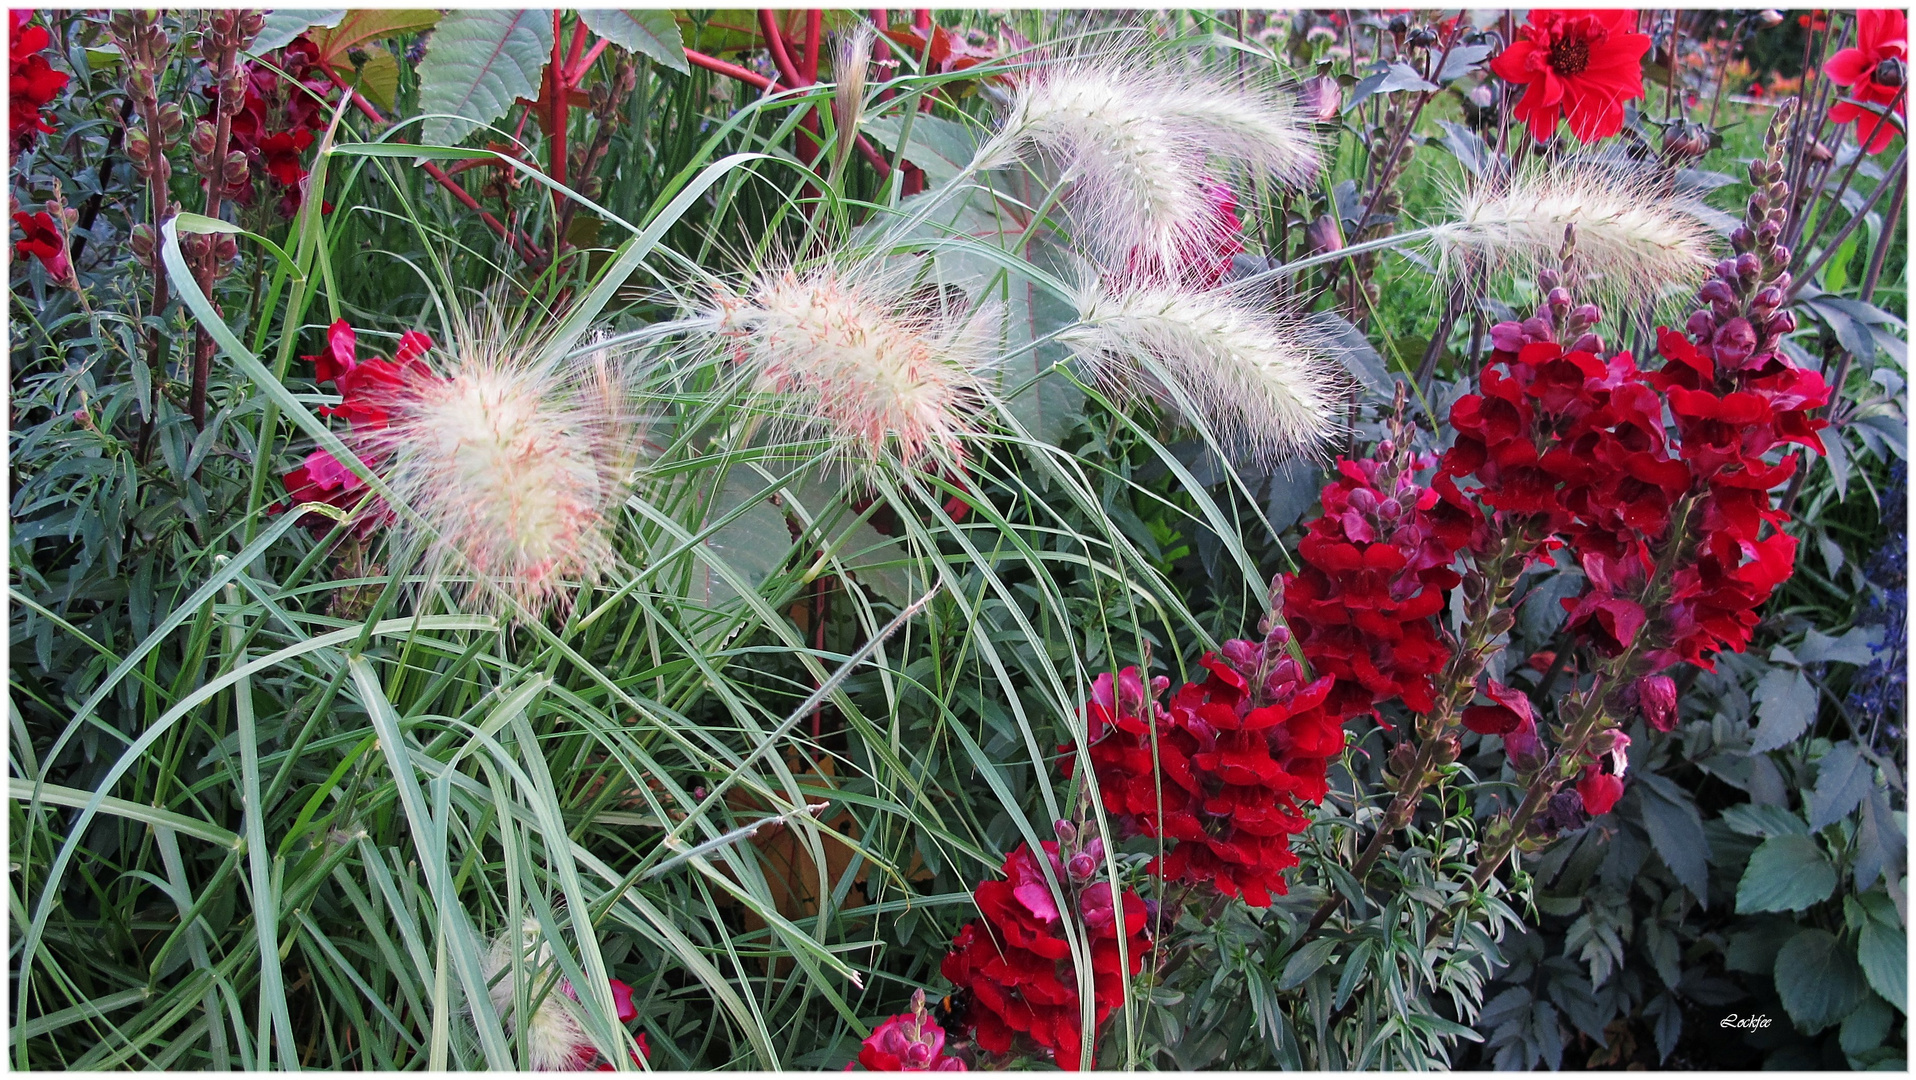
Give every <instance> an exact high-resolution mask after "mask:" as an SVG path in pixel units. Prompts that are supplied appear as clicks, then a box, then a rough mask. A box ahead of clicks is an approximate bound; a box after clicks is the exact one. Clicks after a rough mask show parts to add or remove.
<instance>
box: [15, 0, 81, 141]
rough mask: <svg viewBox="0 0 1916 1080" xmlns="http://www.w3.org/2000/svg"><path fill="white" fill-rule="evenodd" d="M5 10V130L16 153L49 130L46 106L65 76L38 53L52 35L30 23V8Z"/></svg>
mask: <svg viewBox="0 0 1916 1080" xmlns="http://www.w3.org/2000/svg"><path fill="white" fill-rule="evenodd" d="M7 14H8V17H9V18H10V19H11V20H12V22H11V25H10V26H9V28H8V31H9V32H8V35H7V132H8V135H9V136H10V138H11V142H12V146H13V152H14V153H15V154H18V153H20V151H22V150H25V149H26V148H28V147H30V146H32V145H33V144H34V143H36V142H38V141H39V139H40V136H41V135H44V134H50V133H52V131H53V123H52V119H51V117H49V116H48V115H47V114H46V107H47V106H49V105H51V104H53V99H54V98H56V97H58V96H60V91H62V90H65V89H66V86H67V79H68V76H67V75H66V74H65V73H63V72H59V71H55V70H53V65H52V64H49V63H47V58H46V57H44V56H42V55H40V54H41V53H42V52H44V51H45V50H46V48H47V46H49V45H51V44H53V35H52V34H49V33H48V32H47V28H46V27H44V26H35V25H33V12H32V11H30V10H20V9H18V8H16V9H14V10H13V11H10V12H8V13H7Z"/></svg>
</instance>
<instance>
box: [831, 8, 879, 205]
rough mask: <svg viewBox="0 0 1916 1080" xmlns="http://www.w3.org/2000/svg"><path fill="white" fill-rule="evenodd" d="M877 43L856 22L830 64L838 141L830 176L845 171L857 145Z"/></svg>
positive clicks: (833, 118) (868, 26) (865, 29)
mask: <svg viewBox="0 0 1916 1080" xmlns="http://www.w3.org/2000/svg"><path fill="white" fill-rule="evenodd" d="M876 40H877V35H876V34H875V33H873V31H872V28H871V26H870V25H869V24H866V23H859V24H858V25H857V26H856V27H855V28H853V30H852V32H851V33H850V34H849V35H847V36H846V37H844V38H841V39H839V42H838V54H837V56H836V57H835V62H834V63H833V65H832V78H834V79H835V80H837V86H836V87H834V88H833V90H832V125H833V127H834V128H835V129H836V130H837V132H838V137H837V142H835V143H834V144H833V145H832V175H833V176H838V175H839V174H840V173H842V172H844V170H845V163H846V162H848V161H850V160H851V156H852V148H853V147H854V146H856V145H857V137H858V129H859V127H860V125H862V124H863V123H864V115H865V80H866V75H867V73H868V72H867V69H868V68H869V67H870V66H871V59H872V44H873V42H874V41H876Z"/></svg>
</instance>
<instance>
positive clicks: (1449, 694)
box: [1300, 518, 1547, 940]
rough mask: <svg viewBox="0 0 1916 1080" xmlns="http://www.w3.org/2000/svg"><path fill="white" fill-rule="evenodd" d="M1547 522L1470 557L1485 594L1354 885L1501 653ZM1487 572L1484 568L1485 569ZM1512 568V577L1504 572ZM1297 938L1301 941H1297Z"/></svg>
mask: <svg viewBox="0 0 1916 1080" xmlns="http://www.w3.org/2000/svg"><path fill="white" fill-rule="evenodd" d="M1546 527H1547V522H1546V521H1544V520H1542V519H1538V518H1531V519H1529V520H1527V521H1526V522H1525V523H1524V524H1523V525H1522V526H1520V527H1518V528H1516V529H1514V530H1512V531H1511V532H1510V533H1509V534H1508V535H1507V536H1505V538H1504V542H1503V543H1502V544H1501V545H1499V547H1498V550H1497V552H1496V554H1495V555H1493V556H1491V557H1490V558H1489V559H1481V558H1479V559H1474V560H1473V561H1475V562H1476V563H1477V565H1478V567H1479V568H1480V569H1479V570H1478V571H1477V573H1478V574H1480V576H1481V580H1482V581H1483V583H1484V584H1483V590H1482V592H1481V593H1479V594H1478V596H1477V598H1476V599H1474V600H1472V599H1469V598H1468V597H1469V594H1468V593H1466V594H1465V596H1466V601H1465V616H1466V619H1465V623H1464V636H1463V641H1462V642H1461V643H1460V644H1459V646H1458V648H1457V650H1456V651H1455V652H1453V653H1452V654H1451V657H1450V662H1449V663H1448V664H1446V665H1445V666H1444V674H1443V681H1442V683H1441V684H1440V685H1441V686H1442V687H1443V689H1442V690H1441V691H1440V692H1439V693H1438V696H1437V700H1436V702H1435V703H1434V704H1433V705H1432V707H1431V710H1430V711H1429V712H1427V713H1425V714H1424V715H1422V716H1420V717H1418V719H1417V726H1416V734H1417V736H1418V738H1419V739H1420V740H1421V742H1420V744H1419V745H1418V747H1417V753H1416V756H1415V757H1413V758H1412V760H1411V766H1410V768H1409V769H1408V770H1406V771H1405V773H1404V775H1403V776H1402V777H1401V778H1400V779H1399V783H1400V784H1401V785H1402V786H1401V787H1400V788H1399V789H1398V791H1397V797H1396V798H1394V799H1392V800H1391V803H1390V809H1388V810H1386V811H1385V812H1384V819H1383V821H1381V822H1379V823H1378V826H1377V831H1376V832H1375V833H1373V834H1372V835H1371V838H1370V843H1369V844H1366V845H1365V846H1364V850H1363V852H1362V853H1361V854H1359V855H1358V856H1357V861H1356V862H1355V863H1353V864H1352V865H1351V877H1352V878H1353V879H1354V880H1355V881H1356V882H1357V884H1358V887H1359V888H1362V887H1363V884H1364V875H1365V874H1367V873H1369V872H1370V868H1371V866H1372V865H1373V864H1375V863H1376V862H1377V859H1378V857H1379V856H1381V855H1382V854H1383V853H1384V848H1385V847H1386V846H1388V844H1389V843H1390V838H1391V837H1392V836H1393V835H1394V834H1395V833H1396V832H1397V830H1399V829H1401V828H1403V827H1404V826H1406V825H1408V824H1410V819H1411V817H1412V815H1414V814H1415V813H1416V811H1417V804H1418V802H1419V801H1421V800H1422V798H1423V795H1424V787H1425V784H1426V781H1427V780H1428V779H1429V778H1430V777H1431V776H1432V775H1433V774H1432V772H1431V770H1432V769H1433V768H1435V767H1436V765H1437V763H1438V754H1439V752H1440V751H1442V750H1443V749H1445V744H1446V741H1447V740H1448V739H1449V738H1450V737H1451V736H1452V735H1453V734H1454V729H1455V727H1456V725H1457V718H1458V717H1459V716H1460V715H1462V712H1463V708H1464V706H1466V705H1468V704H1470V699H1471V698H1473V697H1475V696H1476V694H1477V676H1478V675H1480V674H1482V672H1483V669H1484V664H1485V663H1487V662H1488V661H1489V660H1490V657H1491V655H1492V654H1493V653H1495V652H1497V651H1498V650H1500V649H1502V648H1503V646H1502V645H1498V644H1496V641H1497V639H1498V638H1499V637H1501V636H1502V635H1503V634H1504V633H1505V632H1507V631H1508V630H1509V629H1510V627H1511V626H1512V625H1513V624H1514V623H1515V622H1516V615H1515V613H1514V612H1513V611H1512V610H1511V609H1510V596H1511V594H1512V593H1513V592H1515V591H1516V588H1517V579H1518V578H1519V577H1521V576H1522V575H1523V564H1524V562H1525V561H1526V560H1525V559H1524V558H1523V553H1524V552H1526V551H1529V550H1531V549H1532V548H1534V547H1536V545H1537V544H1538V543H1539V542H1540V541H1541V540H1542V539H1543V535H1542V530H1543V529H1544V528H1546ZM1486 567H1487V569H1484V568H1486ZM1511 569H1514V570H1515V572H1514V573H1508V572H1506V571H1508V570H1511ZM1343 902H1344V897H1343V894H1342V893H1336V892H1333V893H1332V894H1331V897H1330V899H1328V900H1326V901H1324V903H1323V904H1321V905H1319V906H1318V909H1317V912H1316V914H1314V915H1312V916H1311V921H1310V925H1309V926H1307V927H1306V928H1305V930H1304V936H1305V937H1306V938H1308V937H1310V936H1311V935H1313V934H1315V933H1316V932H1317V931H1318V929H1319V928H1321V927H1322V926H1323V925H1324V923H1325V921H1326V920H1328V919H1329V918H1330V917H1331V915H1332V914H1334V913H1335V912H1336V911H1337V909H1338V907H1339V906H1340V905H1341V904H1343ZM1300 940H1301V939H1300Z"/></svg>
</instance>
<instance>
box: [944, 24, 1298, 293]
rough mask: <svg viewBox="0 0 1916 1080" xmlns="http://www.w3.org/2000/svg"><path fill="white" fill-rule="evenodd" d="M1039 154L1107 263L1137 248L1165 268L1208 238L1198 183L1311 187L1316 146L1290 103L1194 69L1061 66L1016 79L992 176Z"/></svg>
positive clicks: (1113, 63) (1207, 211)
mask: <svg viewBox="0 0 1916 1080" xmlns="http://www.w3.org/2000/svg"><path fill="white" fill-rule="evenodd" d="M1029 151H1035V152H1037V153H1038V154H1041V155H1043V156H1045V157H1048V158H1050V159H1052V160H1054V161H1056V162H1057V164H1058V165H1059V166H1061V167H1063V168H1065V169H1066V170H1068V172H1069V175H1070V176H1071V177H1072V179H1073V181H1074V188H1073V191H1072V195H1071V199H1070V201H1069V206H1070V209H1071V211H1072V212H1073V213H1074V214H1075V215H1077V217H1078V219H1079V228H1080V231H1081V232H1082V233H1083V234H1084V236H1085V237H1086V238H1087V239H1088V240H1089V242H1090V243H1091V245H1092V246H1094V247H1096V248H1098V249H1099V250H1100V252H1101V253H1102V254H1104V255H1105V256H1107V257H1108V258H1116V259H1122V258H1123V257H1124V256H1126V255H1127V254H1128V253H1130V252H1131V251H1133V250H1140V249H1141V250H1142V251H1143V252H1144V253H1146V254H1148V255H1155V256H1157V257H1159V258H1161V259H1164V260H1166V261H1167V263H1168V261H1169V260H1170V259H1172V258H1173V257H1175V255H1176V253H1177V252H1178V251H1179V250H1180V248H1186V249H1188V248H1191V247H1193V246H1196V247H1202V246H1204V245H1205V244H1206V243H1207V241H1209V240H1211V239H1212V237H1210V236H1209V235H1208V232H1209V231H1210V230H1213V229H1215V228H1216V224H1215V215H1214V214H1212V213H1211V199H1210V196H1209V195H1208V194H1207V191H1206V183H1207V182H1208V181H1209V180H1210V179H1211V178H1213V177H1215V176H1218V175H1220V174H1224V175H1230V174H1232V173H1237V174H1243V175H1250V174H1260V173H1261V174H1268V175H1270V176H1271V177H1273V178H1275V179H1276V180H1278V181H1279V182H1281V183H1286V184H1304V183H1308V182H1309V181H1310V180H1311V179H1312V178H1313V177H1314V176H1316V174H1317V170H1318V163H1319V154H1318V146H1317V137H1316V134H1315V132H1314V131H1313V129H1312V127H1311V124H1310V118H1309V117H1308V116H1306V115H1305V114H1304V112H1303V110H1302V108H1301V107H1300V106H1299V104H1298V102H1297V98H1296V95H1294V94H1289V93H1284V92H1281V91H1280V90H1279V89H1278V88H1276V87H1274V86H1269V85H1262V84H1257V83H1250V84H1243V85H1240V84H1239V83H1238V82H1237V81H1236V80H1234V79H1233V80H1225V79H1217V78H1212V77H1211V76H1209V75H1206V74H1205V73H1203V72H1201V71H1194V70H1188V69H1184V68H1179V67H1170V66H1155V67H1152V66H1146V65H1145V64H1143V63H1141V62H1137V61H1127V60H1113V59H1090V60H1075V61H1063V62H1060V63H1058V64H1056V65H1053V66H1050V67H1045V68H1039V69H1035V70H1033V71H1032V72H1030V73H1029V74H1027V75H1026V76H1025V77H1024V81H1023V83H1022V84H1021V85H1020V86H1019V87H1018V90H1017V93H1016V94H1015V96H1014V97H1013V100H1012V103H1011V107H1010V109H1009V111H1008V112H1007V114H1006V116H1005V120H1004V123H1003V124H1002V125H1001V126H1000V129H999V132H998V134H997V135H996V136H995V137H994V138H993V139H992V140H991V141H990V142H989V143H987V144H986V146H985V147H984V148H983V149H982V150H981V151H980V153H981V154H982V155H983V158H984V161H985V163H986V164H987V165H989V166H994V167H995V166H997V165H1001V164H1004V163H1006V162H1008V161H1010V160H1011V159H1012V158H1013V157H1015V156H1016V155H1018V154H1020V153H1025V152H1029Z"/></svg>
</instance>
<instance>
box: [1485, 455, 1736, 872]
mask: <svg viewBox="0 0 1916 1080" xmlns="http://www.w3.org/2000/svg"><path fill="white" fill-rule="evenodd" d="M1706 493H1707V492H1698V491H1694V490H1693V491H1691V492H1690V493H1689V494H1688V495H1685V496H1684V497H1683V499H1682V501H1681V502H1679V503H1677V505H1676V506H1675V507H1673V508H1672V509H1671V512H1670V541H1669V543H1668V545H1667V546H1665V547H1664V549H1663V552H1662V554H1661V555H1659V556H1658V558H1657V564H1656V569H1655V571H1654V572H1653V573H1652V574H1651V577H1650V582H1649V584H1648V585H1647V586H1646V588H1645V590H1644V594H1643V597H1642V605H1641V606H1642V607H1643V609H1644V610H1645V611H1655V610H1658V609H1660V608H1662V607H1663V606H1664V605H1666V604H1668V603H1669V602H1670V592H1671V585H1672V579H1673V578H1674V577H1675V575H1676V570H1677V567H1679V566H1683V565H1686V564H1688V563H1690V562H1693V561H1694V560H1695V558H1696V550H1697V544H1696V540H1697V538H1696V537H1694V536H1692V535H1690V532H1691V530H1690V527H1689V526H1690V521H1691V519H1692V517H1694V515H1695V512H1696V509H1697V507H1698V506H1699V505H1700V504H1701V503H1702V501H1703V497H1704V495H1705V494H1706ZM1647 638H1648V635H1647V634H1646V633H1643V632H1639V633H1638V634H1637V635H1636V636H1635V638H1634V639H1633V640H1632V641H1631V642H1630V645H1629V647H1628V648H1626V649H1625V650H1624V651H1623V652H1622V653H1621V654H1620V655H1618V656H1614V657H1610V658H1607V659H1603V660H1599V661H1598V662H1597V664H1596V665H1595V668H1596V672H1595V676H1594V677H1593V678H1592V679H1591V680H1590V685H1589V687H1587V688H1586V689H1584V690H1583V691H1582V692H1581V693H1579V694H1577V695H1575V696H1573V697H1571V698H1570V700H1569V701H1568V702H1566V703H1565V705H1564V706H1562V707H1559V709H1558V715H1559V716H1560V717H1562V718H1563V720H1564V723H1563V728H1564V734H1563V738H1562V739H1560V740H1559V741H1558V743H1557V748H1556V750H1554V751H1552V752H1551V755H1550V757H1549V759H1548V760H1546V761H1545V763H1544V765H1543V767H1542V768H1541V769H1538V770H1537V772H1536V773H1535V774H1534V775H1532V776H1531V778H1530V783H1529V785H1528V789H1527V790H1526V791H1525V793H1524V799H1523V802H1522V803H1520V804H1518V806H1517V809H1516V810H1514V811H1511V812H1510V813H1508V814H1506V815H1504V816H1503V817H1500V818H1498V819H1496V820H1494V821H1492V822H1491V824H1490V826H1489V829H1488V831H1487V833H1486V835H1487V836H1488V837H1489V840H1488V841H1486V842H1485V844H1484V846H1483V847H1482V848H1480V849H1478V850H1479V852H1480V854H1479V855H1478V862H1477V869H1476V870H1475V871H1474V872H1472V874H1471V875H1470V879H1471V883H1472V885H1473V886H1474V887H1476V888H1478V889H1481V888H1483V887H1484V886H1485V885H1487V884H1489V882H1490V878H1491V875H1493V874H1495V873H1496V872H1497V868H1498V867H1499V866H1501V865H1503V861H1504V859H1505V858H1507V857H1509V855H1510V853H1511V851H1512V850H1513V849H1515V848H1516V846H1517V841H1518V840H1520V839H1522V838H1523V834H1524V830H1525V828H1527V827H1528V826H1529V825H1530V820H1531V819H1532V818H1534V817H1535V816H1536V815H1537V811H1538V810H1540V809H1542V807H1543V805H1544V804H1545V803H1547V802H1549V801H1550V798H1551V796H1553V795H1555V794H1556V793H1557V791H1558V789H1560V788H1562V787H1563V785H1564V782H1565V781H1567V780H1569V779H1570V778H1571V777H1572V776H1575V775H1576V774H1577V773H1578V772H1580V771H1581V770H1582V768H1583V764H1584V759H1585V758H1586V757H1588V756H1589V755H1588V753H1587V752H1586V748H1587V747H1588V746H1589V743H1590V739H1591V737H1592V736H1594V735H1596V733H1597V732H1598V731H1600V730H1603V729H1605V728H1608V727H1615V726H1616V725H1617V721H1616V720H1614V719H1612V718H1611V716H1610V713H1609V709H1608V708H1607V701H1608V698H1609V695H1610V690H1611V688H1612V687H1614V686H1620V685H1625V684H1627V683H1628V682H1629V680H1630V679H1631V677H1632V676H1633V675H1635V674H1638V673H1639V672H1638V658H1639V657H1641V656H1643V655H1644V654H1645V653H1647V652H1649V651H1650V650H1649V649H1648V648H1647V645H1648V641H1647Z"/></svg>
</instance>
